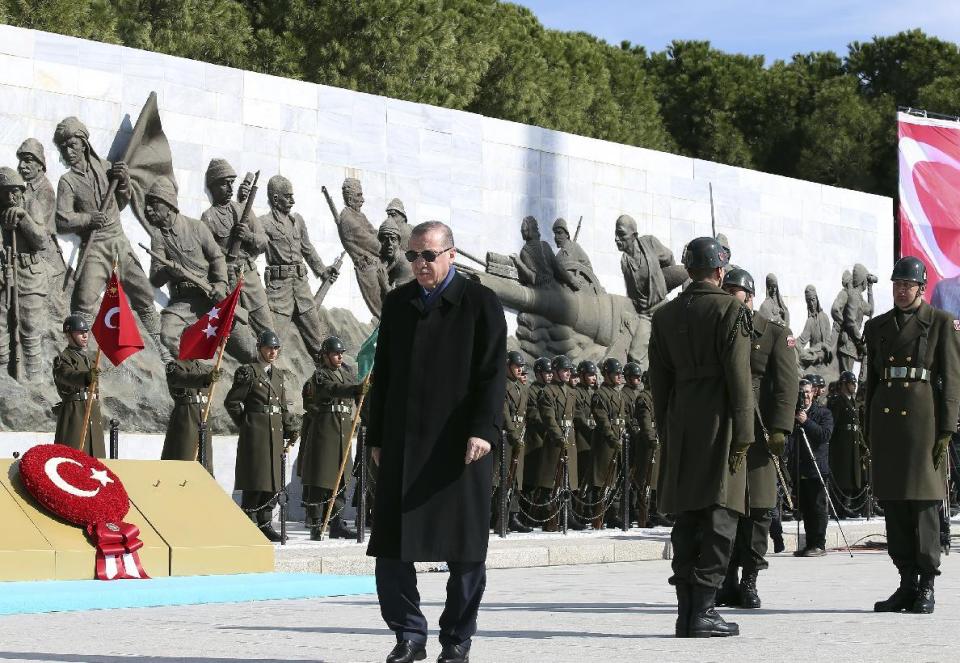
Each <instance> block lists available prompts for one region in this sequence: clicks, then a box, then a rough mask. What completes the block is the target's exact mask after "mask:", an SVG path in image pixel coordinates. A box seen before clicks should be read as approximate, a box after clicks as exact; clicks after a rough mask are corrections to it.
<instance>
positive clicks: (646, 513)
mask: <svg viewBox="0 0 960 663" xmlns="http://www.w3.org/2000/svg"><path fill="white" fill-rule="evenodd" d="M659 450H660V437H659V436H657V437H654V438H653V444H651V445H650V452H649V453H648V454H647V465H646V471H645V472H644V473H643V486H641V490H640V508H639V509H638V510H637V522H638V523H639V525H640V527H646V526H647V519H648V518H649V517H650V504H651V502H652V501H653V486H651V484H652V483H653V470H654V469H655V467H656V463H657V451H659Z"/></svg>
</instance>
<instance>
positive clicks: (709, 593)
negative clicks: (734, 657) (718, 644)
mask: <svg viewBox="0 0 960 663" xmlns="http://www.w3.org/2000/svg"><path fill="white" fill-rule="evenodd" d="M716 596H717V590H716V588H714V587H707V586H705V585H693V586H692V589H691V593H690V632H689V635H688V637H691V638H723V637H727V636H730V635H740V627H739V626H737V625H736V624H734V623H733V622H728V621H726V620H724V618H723V617H721V616H720V613H718V612H717V611H716V609H715V608H714V600H715V599H716Z"/></svg>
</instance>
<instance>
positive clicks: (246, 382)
mask: <svg viewBox="0 0 960 663" xmlns="http://www.w3.org/2000/svg"><path fill="white" fill-rule="evenodd" d="M270 373H271V374H270V376H269V377H268V376H267V373H266V370H265V367H264V366H263V365H262V364H244V365H243V366H241V367H239V368H238V369H237V372H236V373H235V374H234V376H233V386H232V387H231V388H230V391H229V392H228V393H227V397H226V398H225V399H224V401H223V404H224V407H226V409H227V414H229V415H230V417H231V418H232V419H233V421H234V423H236V424H237V426H238V427H239V428H240V439H239V441H238V443H237V465H236V472H235V478H234V489H235V490H259V491H263V492H272V493H275V492H277V491H278V490H280V486H281V484H282V479H281V477H280V455H281V454H282V453H283V438H284V437H289V435H290V434H291V433H293V432H294V431H295V430H297V420H296V416H295V415H293V414H291V413H290V410H289V405H288V403H289V401H288V400H287V393H286V388H285V387H284V380H283V371H281V370H280V369H279V368H277V367H276V366H275V365H274V367H273V368H272V369H271V371H270Z"/></svg>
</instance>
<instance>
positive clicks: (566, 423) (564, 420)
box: [560, 419, 573, 426]
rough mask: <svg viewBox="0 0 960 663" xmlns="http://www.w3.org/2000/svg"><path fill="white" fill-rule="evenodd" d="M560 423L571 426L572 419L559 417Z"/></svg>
mask: <svg viewBox="0 0 960 663" xmlns="http://www.w3.org/2000/svg"><path fill="white" fill-rule="evenodd" d="M560 425H561V426H573V420H572V419H561V420H560Z"/></svg>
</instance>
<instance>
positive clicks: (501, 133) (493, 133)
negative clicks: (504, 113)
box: [481, 117, 540, 149]
mask: <svg viewBox="0 0 960 663" xmlns="http://www.w3.org/2000/svg"><path fill="white" fill-rule="evenodd" d="M481 127H482V128H481V135H482V136H483V140H484V141H485V142H490V143H498V144H501V145H512V146H514V147H520V146H524V147H532V148H534V149H539V148H540V144H539V142H538V141H537V139H539V138H540V134H539V132H538V131H537V130H536V127H530V126H527V125H525V124H520V123H518V122H508V121H507V120H498V119H496V118H492V117H483V118H482V119H481ZM531 138H532V139H534V140H531Z"/></svg>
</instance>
